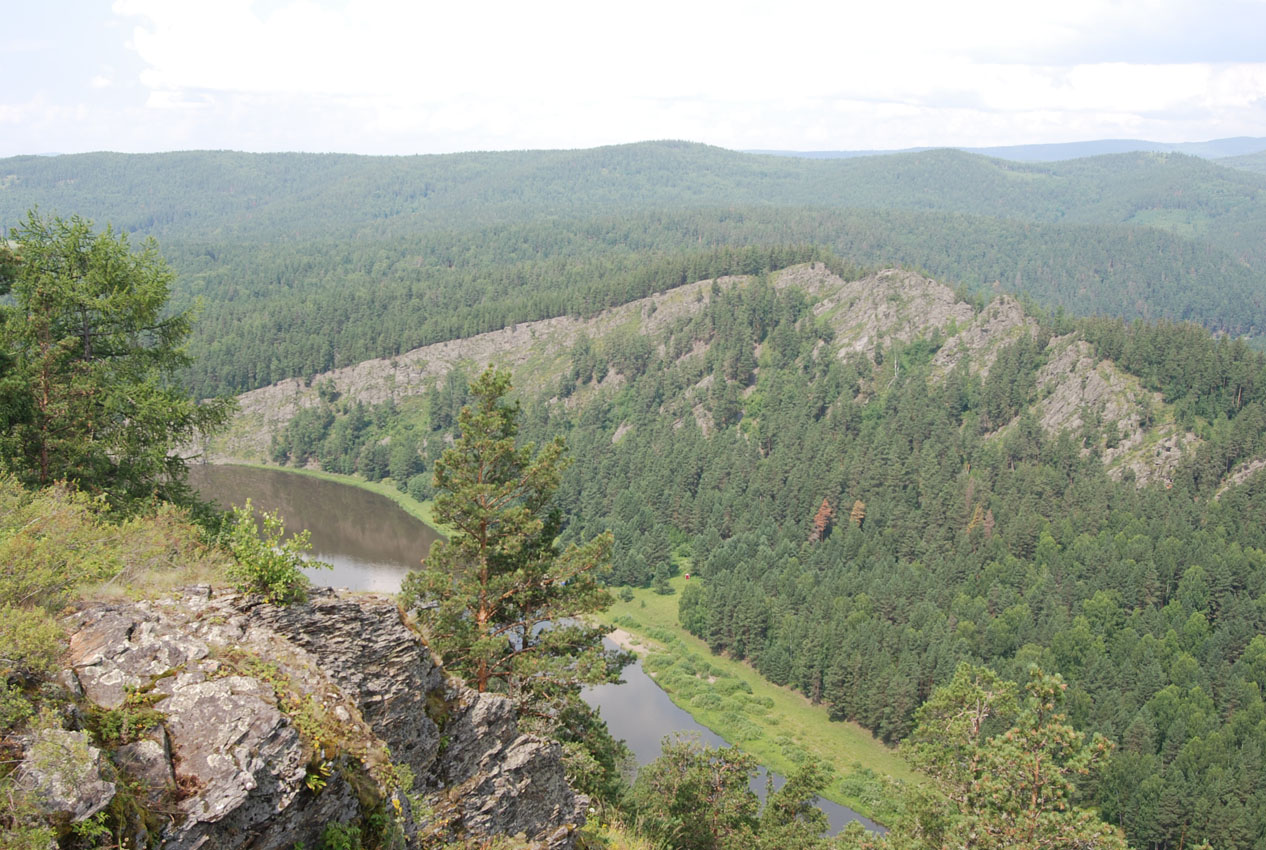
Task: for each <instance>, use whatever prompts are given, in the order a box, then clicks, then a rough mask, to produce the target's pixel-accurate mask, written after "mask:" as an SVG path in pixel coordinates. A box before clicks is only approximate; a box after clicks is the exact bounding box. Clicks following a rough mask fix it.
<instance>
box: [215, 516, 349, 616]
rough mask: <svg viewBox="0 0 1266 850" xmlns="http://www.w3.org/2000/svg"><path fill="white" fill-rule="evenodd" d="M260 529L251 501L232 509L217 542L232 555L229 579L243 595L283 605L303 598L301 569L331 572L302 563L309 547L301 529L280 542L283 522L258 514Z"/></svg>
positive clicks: (305, 582) (317, 563) (313, 563)
mask: <svg viewBox="0 0 1266 850" xmlns="http://www.w3.org/2000/svg"><path fill="white" fill-rule="evenodd" d="M260 521H261V523H262V529H261V528H260V527H257V526H256V522H255V509H254V507H252V505H251V500H250V499H247V500H246V504H245V505H242V506H241V507H238V508H234V509H233V515H232V516H231V517H230V519H229V522H228V523H226V524H225V530H224V531H223V532H222V533H221V542H222V543H223V544H224V545H225V547H227V548H228V550H229V551H230V552H232V553H233V558H234V563H233V564H232V565H230V566H229V570H228V573H229V576H228V577H229V580H230V581H231V582H233V586H234V587H236V588H237V589H238V590H240V591H242V592H243V593H258V594H260V595H261V596H263V597H264V598H265V599H266V600H268V601H269V602H272V603H274V604H277V605H286V604H289V603H291V602H298V601H300V600H301V599H303V597H304V595H305V592H306V590H307V587H308V577H307V576H306V575H304V574H303V567H305V566H306V567H322V568H325V569H332V567H331V566H330V565H329V564H327V563H324V562H323V561H309V560H305V559H304V557H303V555H304V553H305V552H307V551H308V550H309V549H310V548H312V547H311V542H310V537H311V535H310V534H309V533H308V531H307V530H306V529H305V530H304V531H301V532H299V533H298V534H295V535H293V536H291V538H290V539H289V540H284V541H283V539H282V537H283V535H284V534H285V522H284V521H283V520H282V518H281V517H280V516H279V515H277V514H276V513H268V512H267V511H265V512H262V513H261V515H260Z"/></svg>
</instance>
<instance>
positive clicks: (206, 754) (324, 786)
mask: <svg viewBox="0 0 1266 850" xmlns="http://www.w3.org/2000/svg"><path fill="white" fill-rule="evenodd" d="M70 633H71V639H70V651H69V654H68V661H69V671H68V673H67V674H64V675H63V676H62V679H61V680H62V682H63V684H64V685H65V686H67V687H68V688H69V689H71V690H72V691H73V692H76V696H77V698H78V705H79V707H80V708H79V710H78V711H77V712H71V720H70V722H69V724H68V725H71V726H74V725H76V720H75V717H76V716H78V718H79V725H82V726H84V727H85V728H86V729H90V730H92V731H93V732H94V736H95V739H96V740H95V743H97V744H98V745H99V747H100V749H101V750H104V751H106V752H107V753H108V756H109V757H108V758H103V757H102V756H103V753H101V752H98V747H95V746H90V745H89V743H88V738H87V737H86V736H85V733H84V731H81V730H68V731H64V732H55V733H54V735H55V737H56V738H57V740H56V741H53V740H52V739H51V738H49V740H45V739H44V738H40V739H39V740H38V741H32V742H31V745H30V746H28V747H27V760H28V762H30V765H29V767H26V768H24V775H25V776H26V777H27V779H26V781H27V782H28V784H29V786H30V787H32V788H38V789H44V790H48V791H49V792H50V793H49V794H45V795H44V796H48V797H49V799H52V798H53V797H52V795H51V791H52V790H53V789H55V790H56V805H57V807H58V811H59V812H63V813H64V815H65V817H66V818H67V819H69V820H80V819H82V818H83V817H87V816H88V815H90V814H92V813H93V812H95V811H98V810H100V809H101V808H102V807H104V806H105V805H107V804H108V803H109V801H110V799H111V796H112V795H113V794H114V793H115V787H116V786H117V785H126V786H127V787H128V788H129V789H132V790H131V792H130V793H131V794H132V795H133V800H132V804H133V805H139V806H141V807H143V808H144V809H145V810H146V816H145V817H144V818H139V819H137V823H138V830H139V833H138V834H137V835H136V836H134V838H135V839H136V841H137V842H138V843H139V844H140V846H144V842H148V843H151V844H153V843H155V842H157V843H158V845H159V846H161V847H164V848H171V850H195V849H196V848H211V847H215V848H227V849H228V850H232V848H247V847H250V848H258V850H268V849H269V848H277V850H281V849H282V848H285V850H289V848H292V847H294V846H295V845H296V844H300V843H302V844H305V845H306V846H316V844H317V842H318V839H319V837H320V835H321V832H322V830H323V829H324V828H325V826H326V825H327V824H329V823H334V822H337V823H343V824H346V823H352V822H360V821H362V820H363V819H364V818H365V817H366V816H367V815H369V814H371V813H374V814H375V815H376V816H377V817H376V820H377V822H378V823H379V824H380V825H381V824H383V823H387V824H389V826H388V827H387V828H390V829H393V830H396V831H398V833H399V834H400V835H401V836H403V837H404V838H405V839H406V840H407V842H408V843H409V844H410V845H412V846H421V845H423V844H428V843H430V842H431V840H432V839H433V840H434V841H435V843H442V842H445V841H451V840H460V839H463V838H476V839H477V838H478V837H480V836H493V835H508V836H520V837H521V839H522V841H523V843H524V844H531V845H533V846H539V847H542V848H544V847H551V848H567V847H570V846H571V844H572V842H573V840H574V833H575V830H576V828H577V827H578V826H579V825H582V824H583V822H584V814H583V813H584V811H585V808H586V806H587V801H586V799H585V798H584V797H582V796H578V795H577V794H575V793H574V792H573V791H572V789H571V788H570V787H569V786H568V784H567V782H566V779H565V778H564V775H563V767H562V761H561V751H560V748H559V746H558V745H557V744H556V743H553V742H550V741H546V740H542V739H539V738H536V737H533V736H530V735H523V734H520V733H519V732H518V729H517V726H516V723H515V717H514V712H513V709H512V707H511V705H510V703H509V702H508V701H507V700H505V699H504V698H501V697H497V696H492V695H488V694H477V693H475V692H474V691H471V690H470V689H468V688H466V687H464V686H463V685H461V684H460V683H459V682H457V681H455V680H453V679H450V678H449V677H447V676H446V675H445V673H444V671H443V669H442V668H441V667H440V666H439V665H438V663H437V662H436V660H435V658H434V657H433V656H432V655H431V653H430V651H429V650H428V649H427V648H426V646H425V645H424V644H423V643H422V641H421V639H420V637H419V636H418V635H417V634H416V633H415V632H414V631H412V630H411V629H410V628H409V627H408V625H407V624H406V623H405V622H404V620H403V618H402V615H401V613H400V611H399V609H398V608H397V606H396V604H395V603H394V601H392V600H390V599H388V598H383V597H377V596H369V595H353V594H340V593H337V592H334V591H331V590H324V589H314V590H313V591H312V593H311V595H310V598H309V601H308V602H306V603H304V604H300V605H294V606H290V607H278V606H273V605H268V604H264V603H262V602H260V601H259V600H258V599H257V598H254V597H249V596H243V595H240V594H236V593H232V592H229V591H223V592H221V591H213V590H212V589H210V588H208V587H201V588H195V589H192V590H189V591H186V592H182V593H181V594H180V595H178V596H173V597H170V598H166V599H160V600H150V601H119V602H109V603H94V604H92V605H88V606H86V607H84V608H83V609H82V610H80V611H79V612H77V613H75V614H74V615H72V616H71V618H70ZM44 737H45V738H47V737H48V736H47V735H45V736H44ZM63 738H64V739H65V740H63ZM55 743H60V744H62V745H63V746H61V747H60V750H65V751H70V750H76V751H78V750H83V751H84V754H85V759H87V761H85V760H84V759H70V760H68V761H66V765H64V767H65V769H66V770H69V771H70V773H69V774H66V775H70V774H73V776H72V777H71V780H70V783H69V785H70V786H72V787H67V786H68V783H67V782H66V781H65V778H64V777H63V776H59V775H58V774H57V771H56V770H53V771H51V772H50V771H49V770H47V769H45V770H43V771H40V770H37V765H36V761H37V758H36V757H37V756H39V754H40V753H41V752H42V751H43V750H47V749H48V748H49V747H50V746H51V745H52V744H55ZM45 761H47V758H45ZM103 762H104V763H103ZM71 766H73V769H72V767H71ZM63 772H65V771H63ZM410 777H411V779H412V781H411V782H410ZM76 784H77V785H79V786H81V787H82V788H84V789H85V795H84V796H82V798H81V797H80V796H79V795H77V794H76V793H75V792H74V788H73V786H74V785H76ZM88 792H90V793H88ZM380 828H381V826H380Z"/></svg>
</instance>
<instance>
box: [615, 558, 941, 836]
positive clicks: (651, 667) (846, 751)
mask: <svg viewBox="0 0 1266 850" xmlns="http://www.w3.org/2000/svg"><path fill="white" fill-rule="evenodd" d="M694 580H695V581H697V579H694ZM685 582H686V579H685V578H684V577H681V576H678V577H677V578H674V579H672V580H671V582H670V583H671V586H672V587H673V589H674V590H675V591H680V590H681V588H682V587H683V586H684V585H685ZM677 598H678V596H677V593H674V594H672V595H670V596H660V595H658V594H656V593H654V592H653V591H651V590H649V589H639V590H634V592H633V599H632V601H630V602H621V601H618V600H617V601H616V603H615V604H614V605H613V606H612V607H611V608H610V609H609V610H608V611H606V612H605V613H604V614H603V615H602V617H601V618H600V619H601V621H602V622H604V623H605V624H607V625H611V626H618V627H620V628H622V629H624V630H625V631H627V632H629V633H630V634H632V635H633V636H634V638H635V640H636V641H637V642H638V644H637V645H635V646H634V648H635V649H637V650H638V651H639V652H640V653H641V654H642V655H643V661H642V665H643V667H644V668H645V669H646V671H647V672H648V673H650V674H651V675H652V676H654V677H655V680H656V683H657V684H659V686H660V687H662V688H663V689H664V690H665V691H666V692H667V693H668V695H669V697H671V698H672V700H673V702H674V703H676V704H677V705H679V706H681V707H682V708H684V709H685V710H686V711H689V712H690V713H691V715H692V716H694V718H695V719H696V720H698V721H699V722H700V723H702V724H704V725H705V726H707V727H708V728H710V729H712V730H713V731H715V732H716V733H717V734H719V735H721V736H722V737H723V738H725V739H726V740H727V741H729V742H731V743H733V744H737V745H738V746H739V747H741V748H742V749H743V750H745V751H746V752H749V753H751V754H752V755H753V756H755V757H756V758H757V759H758V760H759V761H760V762H761V763H762V764H764V765H766V766H768V767H770V768H771V769H773V770H775V771H777V772H779V773H783V774H786V773H788V772H790V771H791V770H792V769H793V768H794V767H795V765H796V764H797V763H799V762H801V761H803V760H805V759H807V758H816V759H819V760H820V761H822V762H823V763H824V764H827V765H830V766H831V768H832V769H834V771H835V777H836V778H835V780H834V782H832V784H831V785H830V786H829V787H828V788H827V789H826V791H825V792H824V793H823V796H824V797H826V798H827V799H829V800H834V801H835V802H837V803H843V804H844V805H846V806H849V807H850V808H852V809H855V810H856V811H858V812H861V813H862V814H864V815H866V816H867V817H871V818H874V819H876V820H879V821H884V820H890V819H891V817H892V815H893V814H894V813H895V809H894V806H895V804H896V801H897V799H898V797H899V794H898V793H897V790H896V788H895V787H894V785H895V784H896V783H908V782H917V781H919V777H918V774H916V773H915V772H914V771H913V770H912V769H911V768H910V766H909V765H907V764H906V763H905V762H904V761H903V760H902V759H901V757H900V756H899V755H897V753H896V751H895V750H893V749H890V748H889V747H887V746H885V745H884V744H883V743H882V742H880V741H878V740H876V739H875V737H874V736H872V735H871V734H870V733H869V732H868V731H866V730H865V729H863V728H862V727H861V726H858V725H857V724H856V723H840V722H835V721H832V720H830V719H829V718H828V716H827V710H826V707H825V706H821V705H813V704H812V703H811V702H809V700H808V699H807V698H805V697H804V696H803V695H802V694H799V693H797V692H795V691H792V690H791V689H789V688H783V687H779V686H777V685H774V684H772V683H770V682H768V681H766V680H765V679H764V678H762V677H761V675H760V674H759V673H757V672H756V671H755V670H753V669H752V668H751V667H749V666H748V665H747V664H745V663H743V662H740V661H735V660H732V659H729V658H724V657H720V656H715V655H713V654H712V653H711V652H710V651H709V649H708V646H707V644H706V643H704V642H703V641H702V640H699V639H698V638H696V637H694V636H693V635H691V634H690V633H688V632H687V631H686V630H685V629H683V628H682V627H681V626H680V625H679V624H678V622H677Z"/></svg>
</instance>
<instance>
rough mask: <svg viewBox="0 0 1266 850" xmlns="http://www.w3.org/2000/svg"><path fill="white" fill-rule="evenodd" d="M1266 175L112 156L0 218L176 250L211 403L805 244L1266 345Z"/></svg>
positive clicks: (9, 186)
mask: <svg viewBox="0 0 1266 850" xmlns="http://www.w3.org/2000/svg"><path fill="white" fill-rule="evenodd" d="M1264 189H1266V180H1264V179H1263V178H1262V177H1260V176H1259V175H1255V174H1251V173H1246V172H1243V171H1235V170H1231V169H1228V168H1223V167H1220V166H1218V165H1215V164H1211V163H1209V162H1206V161H1203V160H1199V159H1196V158H1193V157H1185V156H1180V155H1167V154H1123V155H1118V156H1104V157H1096V158H1092V159H1085V160H1074V161H1070V162H1062V163H1047V164H1021V163H1015V162H1004V161H1001V160H992V159H987V158H984V157H980V156H974V155H970V154H965V153H962V152H957V151H944V150H941V151H926V152H922V153H914V154H901V155H895V156H887V157H866V158H859V159H853V160H803V159H789V158H784V157H770V156H756V155H751V154H740V153H736V152H732V151H726V150H722V149H719V148H711V147H707V146H703V145H693V144H686V143H676V142H658V143H644V144H637V145H625V146H617V147H609V148H597V149H592V150H581V151H529V152H510V153H481V154H455V155H445V156H423V157H358V156H347V155H332V154H331V155H315V154H239V153H230V152H189V153H171V154H152V155H123V154H104V153H103V154H84V155H76V156H63V157H18V158H11V159H7V160H3V161H0V222H3V223H8V224H11V223H14V222H16V221H17V220H18V219H19V218H20V217H21V216H22V215H23V214H24V211H25V210H26V209H28V208H29V207H30V206H32V205H35V204H38V205H40V207H41V208H42V210H43V211H44V212H46V213H48V212H59V211H60V212H71V211H74V212H78V213H81V214H83V215H86V216H89V217H91V218H95V219H96V220H97V221H98V222H107V221H108V222H110V223H112V224H113V225H114V226H115V227H116V228H117V229H122V230H127V231H129V232H133V233H135V234H138V235H154V236H156V237H158V238H160V239H161V240H162V244H163V249H164V252H165V253H166V254H167V255H168V256H169V258H170V259H171V261H172V263H173V265H174V266H175V268H176V269H177V271H178V272H179V273H180V274H179V283H178V288H177V291H176V292H175V294H174V295H175V297H174V304H175V305H176V306H180V307H183V306H188V305H190V304H192V303H193V300H194V299H195V298H201V299H202V307H201V310H202V312H201V316H202V320H201V321H200V323H199V325H198V326H197V331H196V337H195V338H194V339H193V340H192V342H191V353H192V354H194V355H195V360H196V362H197V364H198V365H197V366H196V371H194V372H191V373H190V375H189V376H188V377H189V380H190V382H191V383H192V384H193V386H194V387H195V389H196V390H197V391H198V392H200V393H202V394H212V393H215V392H221V391H226V390H228V391H240V390H243V389H248V388H251V387H256V386H263V385H266V384H268V383H271V382H273V381H276V380H279V379H281V378H284V377H290V376H311V375H313V374H315V373H317V372H321V371H325V370H328V369H331V368H336V367H338V366H343V365H347V364H350V363H354V362H357V361H359V360H362V359H365V358H367V357H375V356H390V355H393V354H399V353H402V352H404V351H407V350H409V349H411V348H414V347H416V346H418V345H423V344H426V343H429V342H435V341H439V340H443V339H453V338H457V337H460V336H467V335H470V334H472V333H478V332H483V331H487V330H492V329H496V328H500V327H506V326H509V325H511V324H513V323H515V322H521V321H530V320H534V319H540V318H546V317H549V316H556V315H563V314H573V315H575V314H578V313H580V314H583V313H588V312H592V311H593V310H597V309H600V308H602V307H606V306H611V305H614V304H618V303H623V302H625V301H628V300H630V299H632V298H638V297H643V296H645V295H647V294H649V293H650V292H653V291H661V290H663V289H665V288H667V287H670V286H675V285H678V284H680V283H683V282H686V281H688V280H694V279H698V278H701V277H705V276H708V275H712V274H719V273H727V272H728V273H753V272H756V271H759V270H760V269H761V268H764V267H767V266H768V265H769V256H768V255H769V253H770V252H773V253H774V254H775V256H776V259H779V260H781V259H783V258H786V257H792V256H795V257H798V258H801V259H803V258H804V257H805V256H806V255H805V254H804V253H803V249H800V248H797V247H795V246H805V245H814V246H818V248H820V249H829V250H830V251H832V252H834V254H835V255H836V256H839V257H842V258H844V260H845V261H847V262H846V263H845V264H841V267H843V265H847V266H848V267H857V266H869V267H882V266H888V265H893V264H905V265H907V266H911V267H918V268H923V269H926V270H927V271H929V272H931V273H932V274H935V275H937V276H940V277H943V278H945V279H947V280H951V281H955V282H960V283H963V284H967V285H970V286H974V287H993V286H997V287H998V288H999V289H1001V290H1004V291H1010V292H1015V293H1025V294H1027V295H1028V296H1030V297H1031V298H1033V299H1034V300H1035V301H1037V302H1038V303H1042V304H1046V305H1048V306H1051V307H1064V308H1065V309H1067V310H1069V311H1070V312H1073V313H1077V314H1083V315H1087V314H1103V315H1121V316H1126V317H1145V318H1170V319H1190V320H1194V321H1198V322H1200V323H1202V324H1204V325H1205V326H1206V327H1209V328H1212V329H1216V330H1223V331H1227V332H1230V333H1232V334H1249V335H1257V334H1260V333H1261V332H1262V328H1266V301H1264V296H1263V291H1264V289H1266V287H1264V286H1263V262H1264V260H1266V258H1264V257H1263V252H1264V251H1266V247H1263V245H1264V243H1263V242H1262V240H1261V239H1260V234H1261V233H1262V232H1264V231H1266V194H1264V192H1263V190H1264ZM751 248H755V249H757V250H755V251H754V252H753V251H750V250H748V249H751ZM789 252H790V253H789ZM796 252H801V253H796ZM762 255H763V256H762ZM819 256H820V257H821V258H823V259H828V257H827V255H826V254H824V253H823V254H819Z"/></svg>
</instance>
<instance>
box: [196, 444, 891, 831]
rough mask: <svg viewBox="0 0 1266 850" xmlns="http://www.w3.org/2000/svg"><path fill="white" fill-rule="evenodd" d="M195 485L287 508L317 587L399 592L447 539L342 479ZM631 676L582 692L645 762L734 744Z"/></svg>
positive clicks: (267, 475) (841, 812) (637, 672)
mask: <svg viewBox="0 0 1266 850" xmlns="http://www.w3.org/2000/svg"><path fill="white" fill-rule="evenodd" d="M189 483H190V484H191V485H193V487H194V488H195V489H196V490H197V491H198V492H200V493H201V494H202V496H203V497H204V498H207V499H211V500H213V501H215V502H218V503H219V504H220V505H222V506H224V507H226V508H227V507H229V506H230V505H236V504H240V503H242V502H245V501H246V499H247V498H249V499H250V500H251V503H252V504H253V505H254V506H255V508H256V509H257V510H263V511H270V512H273V511H275V512H278V513H280V514H281V515H282V516H283V517H285V520H286V531H287V532H288V533H294V532H295V531H299V530H302V529H304V528H307V529H308V530H309V531H310V532H311V535H312V553H311V554H312V556H313V557H315V558H318V559H320V560H322V561H325V562H327V563H329V564H332V565H333V567H334V569H333V570H324V569H312V570H307V573H308V577H309V578H310V579H311V580H312V582H313V584H317V585H324V586H330V587H346V588H350V589H352V590H371V591H376V592H380V593H394V592H395V591H396V590H398V589H399V588H400V581H401V579H403V578H404V575H405V574H406V573H407V572H408V571H409V570H411V569H413V568H414V567H415V566H416V565H417V563H418V562H419V561H420V560H421V559H422V557H423V556H424V555H425V554H426V553H427V551H428V550H429V549H430V547H431V543H432V542H433V541H434V540H436V539H437V538H438V537H439V535H438V534H437V533H436V532H435V530H434V529H432V528H430V527H429V526H427V525H426V524H425V523H422V522H420V521H418V520H417V519H414V518H413V517H412V516H410V515H409V514H408V513H406V512H405V511H404V510H403V509H402V508H400V506H399V505H397V504H396V503H395V502H393V501H391V500H390V499H388V498H386V497H385V496H380V495H378V494H377V493H371V492H369V491H368V490H362V489H360V488H357V487H352V486H350V485H348V484H341V483H339V482H336V481H327V480H324V479H320V478H313V477H311V476H306V475H299V474H297V473H294V472H287V471H284V470H279V469H259V468H256V467H248V466H196V467H192V468H191V469H190V471H189ZM623 677H624V683H623V684H619V685H601V686H598V687H593V688H586V689H585V690H584V692H583V694H582V695H583V697H584V699H585V701H586V702H588V703H589V704H590V705H592V706H594V707H595V708H597V709H598V710H599V712H600V713H601V714H602V717H603V719H604V720H606V722H607V726H608V727H609V728H610V730H611V734H612V735H614V736H615V737H616V738H623V739H624V740H625V741H626V742H627V743H628V745H629V748H630V749H631V750H632V751H633V754H634V755H635V756H636V757H637V760H638V763H639V764H646V763H647V762H650V761H652V760H654V759H655V758H656V757H657V756H658V755H659V750H660V742H661V741H662V740H663V738H664V737H665V736H667V735H672V734H689V735H695V736H698V738H699V740H700V741H701V742H702V743H704V744H707V745H709V746H714V747H723V746H726V742H725V741H724V739H722V738H721V737H720V736H719V735H717V734H716V733H715V732H713V731H712V730H711V729H709V728H707V727H706V726H703V725H702V724H700V723H698V722H697V721H696V720H695V719H694V718H693V717H691V716H690V713H689V712H687V711H686V710H685V709H682V708H679V707H678V706H676V705H675V704H674V703H673V701H672V700H671V699H669V698H668V694H666V693H664V691H663V690H661V689H660V687H659V686H658V685H656V684H655V682H654V680H653V679H651V677H650V676H648V675H647V674H646V673H645V672H644V671H643V670H642V664H641V662H640V661H638V662H636V663H635V664H633V665H631V666H629V667H627V668H625V670H624V673H623ZM774 783H775V785H776V786H777V785H781V784H782V778H781V777H779V776H777V775H775V777H774ZM765 784H766V780H765V769H764V768H763V767H762V768H761V772H760V775H759V776H758V777H757V778H756V779H755V780H753V782H752V788H753V790H755V791H756V792H757V793H758V794H759V795H760V796H761V797H762V798H763V797H764V794H765ZM818 805H819V806H820V807H821V808H822V811H823V812H825V813H826V815H827V818H828V819H829V820H830V823H831V831H832V832H838V831H839V830H841V829H843V828H844V826H845V825H847V824H848V823H849V822H851V821H859V822H861V824H862V825H863V826H865V827H866V828H867V829H871V830H882V827H880V826H878V825H877V824H875V823H874V822H872V821H870V820H868V819H867V818H864V817H862V816H861V815H859V814H858V813H857V812H855V811H853V810H852V809H850V808H848V807H847V806H841V805H840V804H839V803H834V802H831V801H830V800H825V799H822V798H818Z"/></svg>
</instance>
